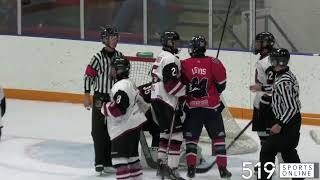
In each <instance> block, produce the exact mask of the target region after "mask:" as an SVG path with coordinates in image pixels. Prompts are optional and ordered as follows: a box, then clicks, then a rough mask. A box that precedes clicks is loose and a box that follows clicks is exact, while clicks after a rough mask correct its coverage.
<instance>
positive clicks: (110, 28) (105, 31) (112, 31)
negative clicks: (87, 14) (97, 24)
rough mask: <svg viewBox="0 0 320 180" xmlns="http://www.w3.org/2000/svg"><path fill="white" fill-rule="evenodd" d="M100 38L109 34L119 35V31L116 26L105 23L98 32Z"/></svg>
mask: <svg viewBox="0 0 320 180" xmlns="http://www.w3.org/2000/svg"><path fill="white" fill-rule="evenodd" d="M100 36H101V40H103V39H104V38H106V37H109V36H119V32H118V30H117V28H116V27H114V26H110V25H107V26H105V27H101V32H100Z"/></svg>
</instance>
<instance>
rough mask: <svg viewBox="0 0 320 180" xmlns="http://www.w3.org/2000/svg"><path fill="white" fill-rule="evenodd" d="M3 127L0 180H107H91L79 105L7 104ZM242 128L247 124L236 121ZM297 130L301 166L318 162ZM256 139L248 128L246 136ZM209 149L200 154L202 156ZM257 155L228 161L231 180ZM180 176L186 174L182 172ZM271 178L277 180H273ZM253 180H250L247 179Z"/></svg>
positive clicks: (86, 122) (315, 148)
mask: <svg viewBox="0 0 320 180" xmlns="http://www.w3.org/2000/svg"><path fill="white" fill-rule="evenodd" d="M7 104H8V105H7V114H6V115H5V117H4V121H5V127H4V129H3V137H2V139H1V141H0V179H1V180H21V179H28V180H89V179H90V180H95V179H96V180H101V179H104V180H109V179H115V176H114V175H112V176H104V177H97V176H96V175H95V172H94V170H93V158H94V156H93V146H92V139H91V135H90V131H91V119H90V116H91V115H90V112H89V111H87V110H85V109H84V108H83V107H82V106H81V105H79V104H67V103H49V102H37V101H22V100H11V99H9V100H8V102H7ZM238 123H239V124H240V125H241V126H242V127H243V126H244V125H245V124H246V123H248V121H242V120H241V121H240V120H239V121H238ZM317 128H318V129H319V127H314V126H306V125H303V126H302V129H301V138H300V144H299V146H298V153H299V155H300V158H301V160H302V161H303V162H320V156H319V154H318V153H319V152H320V151H319V150H320V146H319V145H316V144H315V143H314V142H313V141H312V139H311V138H310V137H309V131H310V130H311V129H317ZM246 133H248V134H250V135H251V136H252V137H253V138H254V139H256V140H257V142H258V138H257V136H256V134H255V133H252V132H251V130H250V128H249V130H248V131H247V132H246ZM208 151H209V150H208V149H207V150H205V152H208ZM257 158H258V152H256V153H252V154H247V155H237V156H231V157H230V158H229V162H228V166H229V169H230V171H231V172H232V173H233V177H232V179H234V180H239V179H242V178H241V174H242V166H241V165H242V162H243V161H252V162H256V161H257ZM182 174H183V176H184V177H185V174H186V172H185V171H182ZM274 177H275V178H274V179H279V178H277V175H275V176H274ZM144 179H145V180H152V179H158V178H156V177H155V171H154V170H150V169H145V170H144ZM196 179H199V180H204V179H219V175H218V172H217V169H216V168H213V169H212V170H211V171H209V172H208V173H206V174H201V175H197V178H196ZM252 179H253V178H252Z"/></svg>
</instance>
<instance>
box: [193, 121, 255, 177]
mask: <svg viewBox="0 0 320 180" xmlns="http://www.w3.org/2000/svg"><path fill="white" fill-rule="evenodd" d="M251 124H252V120H251V121H250V122H249V123H248V124H247V125H246V127H244V128H243V129H242V130H241V131H240V133H239V134H238V135H237V137H235V138H234V139H233V140H232V142H231V143H230V144H229V145H228V147H227V148H226V151H228V149H230V147H231V146H232V145H233V144H234V143H235V142H236V141H237V140H238V139H239V138H240V136H241V135H242V134H243V133H244V132H245V131H246V130H247V129H248V128H249V126H250V125H251ZM216 163H217V159H216V160H215V161H213V162H212V163H211V164H210V165H209V166H208V167H204V168H199V167H196V173H197V174H202V173H206V172H208V171H209V170H210V169H211V168H212V167H213V166H214V165H215V164H216Z"/></svg>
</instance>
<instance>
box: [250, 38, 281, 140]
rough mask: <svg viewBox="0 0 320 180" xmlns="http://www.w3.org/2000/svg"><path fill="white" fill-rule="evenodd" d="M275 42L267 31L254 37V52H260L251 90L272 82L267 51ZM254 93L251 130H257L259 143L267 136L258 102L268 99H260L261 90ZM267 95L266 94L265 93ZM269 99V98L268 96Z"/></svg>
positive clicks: (272, 76) (261, 102) (272, 75)
mask: <svg viewBox="0 0 320 180" xmlns="http://www.w3.org/2000/svg"><path fill="white" fill-rule="evenodd" d="M274 43H275V38H274V36H273V35H272V34H271V33H269V32H262V33H259V34H257V35H256V38H255V46H256V48H255V51H254V53H255V54H260V57H259V60H258V61H257V62H256V73H255V85H252V86H250V90H251V91H255V90H254V89H255V86H257V85H258V86H260V85H267V84H270V83H271V84H272V83H273V78H274V73H272V72H273V71H272V68H270V67H271V64H270V62H269V59H268V58H269V53H270V52H271V51H272V49H273V45H274ZM267 73H268V74H267ZM255 93H256V95H255V98H254V102H253V106H254V108H253V117H252V131H257V133H258V136H259V139H260V144H263V142H264V141H265V139H266V138H267V137H268V134H267V132H266V128H267V127H266V125H267V122H266V121H262V120H266V119H268V118H262V117H261V116H259V114H260V113H261V112H262V113H264V110H263V109H261V111H259V109H260V104H262V106H263V105H264V104H269V102H268V101H265V100H262V98H261V97H262V96H263V95H264V94H265V93H264V92H261V91H255ZM265 97H267V95H265ZM269 99H270V98H269Z"/></svg>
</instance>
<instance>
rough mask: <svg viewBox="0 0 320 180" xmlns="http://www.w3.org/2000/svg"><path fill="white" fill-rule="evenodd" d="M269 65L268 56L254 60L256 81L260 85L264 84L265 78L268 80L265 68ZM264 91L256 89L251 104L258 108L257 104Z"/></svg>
mask: <svg viewBox="0 0 320 180" xmlns="http://www.w3.org/2000/svg"><path fill="white" fill-rule="evenodd" d="M270 66H271V64H270V62H269V56H266V57H264V58H263V59H261V60H258V61H257V62H256V71H257V74H256V79H257V81H258V83H260V84H261V85H265V84H267V80H268V75H267V74H266V70H267V69H268V68H269V67H270ZM263 94H264V92H261V91H258V92H256V95H255V98H254V102H253V105H254V107H255V108H258V109H259V104H260V101H261V97H262V96H263Z"/></svg>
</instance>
